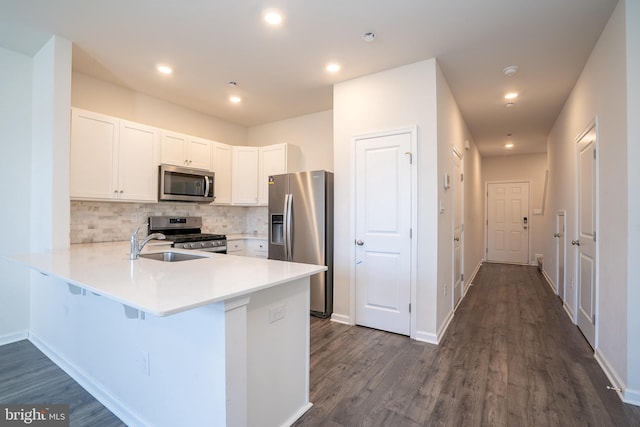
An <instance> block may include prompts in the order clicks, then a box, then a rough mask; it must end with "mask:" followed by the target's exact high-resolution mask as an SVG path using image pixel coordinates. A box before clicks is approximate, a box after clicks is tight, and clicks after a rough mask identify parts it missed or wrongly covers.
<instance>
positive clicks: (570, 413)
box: [295, 264, 640, 427]
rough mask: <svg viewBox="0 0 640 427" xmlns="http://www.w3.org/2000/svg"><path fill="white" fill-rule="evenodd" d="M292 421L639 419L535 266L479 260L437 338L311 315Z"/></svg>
mask: <svg viewBox="0 0 640 427" xmlns="http://www.w3.org/2000/svg"><path fill="white" fill-rule="evenodd" d="M310 382H311V390H310V397H311V401H312V402H313V404H314V406H313V407H312V408H311V409H310V410H309V411H308V412H307V413H306V414H305V415H304V416H303V417H302V418H300V419H299V420H298V422H297V423H296V424H295V426H297V427H301V426H328V427H338V426H344V427H347V426H348V427H352V426H439V425H443V426H616V427H618V426H640V408H639V407H635V406H631V405H625V404H623V403H622V402H621V401H620V399H619V398H618V396H617V395H616V394H615V392H613V391H610V390H607V388H606V386H607V385H609V382H608V380H607V378H606V377H605V375H604V373H603V372H602V370H601V369H600V367H599V366H598V364H597V362H596V361H595V359H594V357H593V351H592V350H591V348H590V347H589V345H588V344H587V342H586V340H585V339H584V337H583V336H582V335H581V334H580V332H579V331H578V329H577V328H576V327H575V325H573V324H571V322H570V320H569V318H568V317H567V315H566V314H565V312H564V310H563V309H562V305H561V304H560V301H559V300H558V298H557V297H556V296H555V295H553V293H552V291H551V289H550V288H549V286H548V285H547V283H546V281H545V280H544V278H543V277H542V275H541V274H540V273H539V272H538V271H537V269H536V268H535V267H524V266H514V265H502V264H484V265H483V266H482V268H481V269H480V272H479V273H478V275H477V276H476V278H475V279H474V286H472V287H471V288H470V290H469V292H468V294H467V296H466V297H465V299H464V300H463V301H462V303H461V305H460V306H459V307H458V310H457V312H456V314H455V317H454V319H453V321H452V323H451V325H450V326H449V329H448V331H447V333H446V334H445V337H444V339H443V341H442V342H441V344H440V345H439V346H435V345H430V344H426V343H420V342H416V341H411V340H410V339H409V338H407V337H404V336H400V335H394V334H389V333H386V332H381V331H377V330H373V329H367V328H363V327H358V326H352V327H350V326H346V325H341V324H337V323H334V322H330V321H326V320H321V319H315V318H312V322H311V380H310Z"/></svg>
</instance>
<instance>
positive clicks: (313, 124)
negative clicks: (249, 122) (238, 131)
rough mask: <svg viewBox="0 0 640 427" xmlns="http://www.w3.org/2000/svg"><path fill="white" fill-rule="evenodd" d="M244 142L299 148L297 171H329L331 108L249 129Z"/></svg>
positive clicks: (331, 152)
mask: <svg viewBox="0 0 640 427" xmlns="http://www.w3.org/2000/svg"><path fill="white" fill-rule="evenodd" d="M248 141H249V143H248V145H251V146H254V147H260V146H264V145H272V144H281V143H285V142H286V143H288V144H292V145H296V146H298V147H300V170H302V171H307V170H320V169H324V170H328V171H333V110H328V111H322V112H319V113H314V114H308V115H305V116H300V117H295V118H293V119H288V120H281V121H277V122H273V123H267V124H264V125H260V126H254V127H251V128H249V138H248Z"/></svg>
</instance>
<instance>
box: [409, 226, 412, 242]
mask: <svg viewBox="0 0 640 427" xmlns="http://www.w3.org/2000/svg"><path fill="white" fill-rule="evenodd" d="M409 238H410V239H413V228H410V229H409Z"/></svg>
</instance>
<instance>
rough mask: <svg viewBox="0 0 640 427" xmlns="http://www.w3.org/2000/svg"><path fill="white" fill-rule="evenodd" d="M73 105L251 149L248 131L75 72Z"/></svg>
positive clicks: (72, 94)
mask: <svg viewBox="0 0 640 427" xmlns="http://www.w3.org/2000/svg"><path fill="white" fill-rule="evenodd" d="M71 88H72V90H71V105H73V106H74V107H78V108H84V109H86V110H89V111H95V112H98V113H103V114H108V115H111V116H115V117H119V118H123V119H127V120H131V121H134V122H138V123H144V124H147V125H149V126H155V127H158V128H162V129H167V130H172V131H175V132H182V133H186V134H189V135H193V136H198V137H201V138H206V139H212V140H214V141H219V142H222V143H225V144H230V145H247V128H246V127H244V126H240V125H236V124H233V123H230V122H227V121H224V120H222V119H218V118H217V117H213V116H209V115H206V114H204V113H200V112H198V111H195V110H191V109H189V108H186V107H182V106H180V105H176V104H172V103H170V102H167V101H163V100H161V99H158V98H154V97H151V96H148V95H144V94H142V93H140V92H134V91H132V90H129V89H126V88H124V87H122V86H118V85H115V84H112V83H108V82H105V81H102V80H97V79H95V78H93V77H90V76H87V75H86V74H82V73H78V72H74V73H73V81H72V86H71Z"/></svg>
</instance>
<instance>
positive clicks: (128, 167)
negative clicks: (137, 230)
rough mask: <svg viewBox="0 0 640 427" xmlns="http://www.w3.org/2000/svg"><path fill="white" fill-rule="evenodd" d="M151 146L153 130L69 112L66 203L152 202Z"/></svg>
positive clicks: (154, 142) (153, 164)
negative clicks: (72, 201)
mask: <svg viewBox="0 0 640 427" xmlns="http://www.w3.org/2000/svg"><path fill="white" fill-rule="evenodd" d="M157 146H158V131H157V130H156V129H155V128H152V127H149V126H144V125H141V124H137V123H131V122H127V121H125V120H120V119H117V118H114V117H110V116H106V115H103V114H98V113H93V112H89V111H84V110H80V109H76V108H74V109H72V113H71V153H70V156H71V158H70V171H69V174H70V175H69V181H70V182H69V185H70V196H71V198H72V199H85V200H126V201H140V202H155V201H157V195H158V166H157V165H158V151H157Z"/></svg>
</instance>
